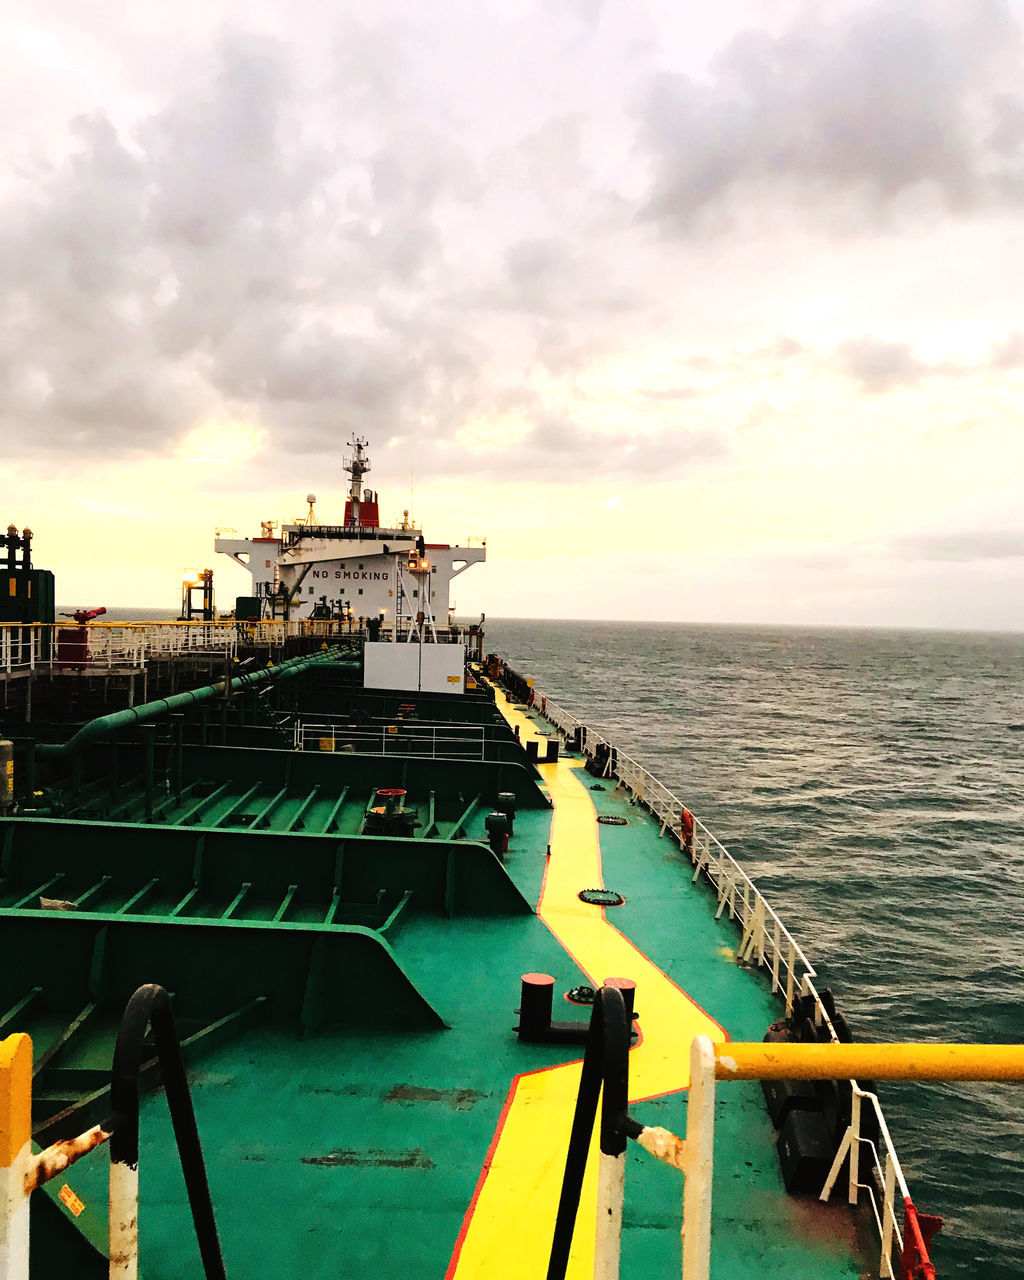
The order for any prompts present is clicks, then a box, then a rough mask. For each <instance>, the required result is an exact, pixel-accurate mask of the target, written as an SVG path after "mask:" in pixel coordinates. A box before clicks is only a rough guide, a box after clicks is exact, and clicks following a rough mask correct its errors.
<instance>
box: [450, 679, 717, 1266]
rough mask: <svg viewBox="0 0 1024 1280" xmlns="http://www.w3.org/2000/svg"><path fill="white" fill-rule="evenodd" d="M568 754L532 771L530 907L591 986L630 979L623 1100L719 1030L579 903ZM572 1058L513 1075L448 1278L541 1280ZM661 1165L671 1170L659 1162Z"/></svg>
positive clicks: (588, 1185) (582, 823)
mask: <svg viewBox="0 0 1024 1280" xmlns="http://www.w3.org/2000/svg"><path fill="white" fill-rule="evenodd" d="M496 698H497V702H498V706H499V708H500V710H501V712H502V714H503V715H504V716H505V718H506V719H507V720H508V721H509V723H510V724H512V725H513V726H518V728H519V735H520V739H521V740H522V741H526V740H527V739H528V738H531V737H540V736H541V735H540V734H539V733H538V731H537V730H536V729H535V728H534V726H533V724H532V723H531V722H530V720H528V719H527V717H526V716H524V715H523V714H522V713H521V712H518V711H515V710H514V709H513V708H512V706H511V705H510V703H509V702H508V700H507V699H506V698H505V697H504V695H503V694H501V693H500V692H496ZM580 767H581V766H580V762H579V761H573V760H569V759H565V758H559V760H558V761H557V762H556V763H554V764H542V765H541V766H540V773H541V776H542V778H543V781H544V785H545V787H546V789H547V791H548V794H549V795H550V797H551V803H552V806H553V812H552V818H551V856H550V859H549V860H548V868H547V876H546V878H545V882H544V886H543V888H542V890H541V895H540V901H539V902H538V904H537V914H538V915H539V916H540V917H541V919H542V920H543V921H544V923H545V924H546V925H547V926H548V928H549V929H550V930H551V932H552V933H553V934H554V935H555V937H556V938H557V939H558V941H559V942H560V943H561V944H562V946H564V947H565V949H566V950H567V951H568V952H569V953H570V954H571V955H572V956H573V958H574V959H575V960H576V962H577V963H578V964H579V966H580V968H581V969H583V971H584V972H585V973H586V974H587V975H588V977H589V978H590V981H591V982H592V983H593V985H594V986H600V985H601V983H602V982H603V981H604V980H605V979H606V978H610V977H622V978H632V979H633V981H634V982H636V984H637V1005H638V1008H640V1010H641V1014H642V1017H641V1021H640V1029H641V1041H640V1043H639V1044H638V1045H637V1046H636V1047H635V1048H634V1049H633V1050H632V1052H631V1053H630V1059H629V1082H630V1101H634V1102H635V1101H637V1100H639V1099H641V1098H649V1097H652V1096H656V1095H659V1094H663V1093H671V1092H674V1091H676V1090H679V1089H684V1088H686V1086H687V1085H688V1084H689V1056H690V1042H691V1041H692V1039H693V1037H694V1036H698V1035H707V1036H710V1037H712V1039H715V1040H720V1039H724V1038H725V1037H724V1033H723V1031H722V1028H721V1027H720V1026H719V1025H718V1023H717V1022H715V1021H714V1020H713V1019H712V1018H710V1017H709V1016H708V1015H707V1014H706V1013H704V1011H703V1010H702V1009H700V1008H699V1007H698V1006H697V1005H696V1004H695V1003H694V1002H693V1001H692V1000H691V999H690V997H689V996H688V995H686V993H685V992H684V991H681V990H680V989H679V987H677V986H676V985H675V983H673V982H672V981H671V980H670V979H669V978H668V977H666V975H665V974H664V973H662V971H661V970H660V969H659V968H658V967H657V966H656V965H655V964H653V963H652V961H650V960H649V959H648V958H647V957H646V956H645V955H644V954H643V953H642V952H641V951H639V950H637V948H636V947H635V946H634V945H633V943H631V942H630V941H629V939H628V938H626V937H624V936H623V934H621V933H620V932H619V930H618V929H616V928H615V926H614V925H612V924H610V923H609V922H608V921H607V919H606V918H605V913H604V910H603V909H602V908H600V907H594V906H588V905H587V904H586V903H583V902H580V900H579V898H578V897H577V894H578V893H579V891H580V889H587V888H597V887H600V886H602V885H603V883H604V881H603V876H602V868H601V849H600V844H599V841H598V825H597V814H596V812H595V810H594V805H593V801H592V800H591V798H590V794H589V792H588V790H587V787H586V785H585V784H584V783H583V782H582V781H581V780H580V777H579V773H578V770H579V769H580ZM579 1079H580V1063H579V1061H578V1060H577V1061H575V1062H570V1063H566V1064H564V1065H562V1066H557V1067H550V1068H547V1069H545V1070H541V1071H534V1072H529V1073H527V1074H524V1075H521V1076H517V1077H516V1079H515V1080H514V1081H513V1082H512V1086H511V1088H510V1090H509V1096H508V1099H507V1101H506V1105H505V1110H504V1112H503V1124H502V1125H501V1126H500V1128H499V1131H498V1133H497V1134H496V1140H495V1143H494V1145H493V1146H492V1149H491V1152H490V1154H489V1159H488V1162H487V1163H485V1166H484V1170H483V1172H482V1174H481V1178H480V1182H479V1183H478V1185H477V1191H476V1195H475V1197H474V1203H473V1205H472V1206H471V1207H470V1210H469V1213H467V1215H466V1221H465V1223H464V1224H463V1230H462V1233H461V1235H460V1238H459V1244H458V1246H457V1247H456V1251H455V1254H454V1255H453V1257H452V1262H451V1265H450V1267H449V1270H448V1277H449V1278H450V1280H484V1278H485V1277H486V1280H513V1278H515V1280H534V1278H535V1277H536V1278H537V1280H541V1278H542V1277H543V1276H544V1274H545V1272H546V1270H547V1261H548V1253H549V1251H550V1247H551V1233H552V1231H553V1229H554V1222H555V1210H556V1208H557V1205H558V1193H559V1190H560V1188H561V1180H562V1171H563V1168H564V1164H565V1151H566V1146H567V1144H568V1139H569V1129H570V1125H571V1122H572V1113H573V1107H574V1104H575V1099H576V1091H577V1089H578V1088H579ZM596 1163H597V1162H596V1160H591V1161H590V1163H589V1165H588V1170H587V1179H586V1181H585V1183H584V1188H583V1198H582V1200H581V1203H580V1212H579V1217H578V1219H577V1230H576V1237H575V1239H574V1241H573V1249H572V1255H571V1258H570V1262H569V1271H568V1275H569V1276H570V1277H572V1278H573V1280H583V1277H589V1276H592V1275H593V1268H594V1240H593V1236H594V1231H593V1223H594V1210H595V1196H596ZM666 1176H669V1177H670V1176H673V1175H672V1174H670V1173H669V1172H668V1171H667V1170H666Z"/></svg>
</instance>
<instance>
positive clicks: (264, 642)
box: [0, 618, 468, 675]
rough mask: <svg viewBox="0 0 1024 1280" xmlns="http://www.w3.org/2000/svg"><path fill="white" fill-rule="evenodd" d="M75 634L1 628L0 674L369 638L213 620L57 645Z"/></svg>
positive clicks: (92, 633) (447, 637)
mask: <svg viewBox="0 0 1024 1280" xmlns="http://www.w3.org/2000/svg"><path fill="white" fill-rule="evenodd" d="M78 630H79V628H78V626H77V624H75V623H73V622H71V621H68V622H56V623H42V622H36V623H2V624H0V673H6V674H8V675H10V674H13V673H15V672H23V671H34V670H36V669H37V668H57V667H63V668H69V669H70V668H75V667H79V668H102V669H113V668H120V669H131V670H139V669H141V668H142V667H144V666H145V665H146V663H147V662H148V661H151V660H164V659H168V658H175V657H179V656H183V655H190V654H191V655H194V656H206V657H221V658H225V659H231V658H233V657H235V655H236V653H237V651H238V649H239V648H240V647H242V648H251V647H253V646H257V647H261V648H263V647H266V648H269V649H271V650H274V649H279V648H282V647H283V646H284V644H285V641H287V640H290V639H294V638H296V637H303V638H306V639H309V638H311V637H312V638H315V639H320V640H323V641H325V642H328V643H329V642H331V641H335V642H337V641H342V640H345V639H351V640H353V641H356V642H358V641H359V640H361V639H364V638H365V637H366V635H367V632H366V630H365V629H364V628H361V627H360V625H359V624H358V623H357V622H356V621H355V620H353V621H351V622H350V621H342V620H341V619H337V618H331V619H322V620H321V619H316V620H313V619H292V620H290V621H288V622H285V621H283V620H276V621H274V620H270V619H265V620H263V621H261V622H238V621H235V620H234V619H231V618H225V619H217V620H216V621H214V622H201V621H192V622H90V623H86V624H84V627H83V628H82V630H84V633H85V646H84V648H83V647H82V645H81V644H80V643H78V637H77V636H66V637H65V640H64V642H63V643H61V641H60V638H59V633H60V632H61V631H74V632H77V631H78ZM467 634H468V633H467V632H466V631H464V630H462V629H461V628H460V629H457V630H456V629H451V630H449V629H447V628H440V629H438V631H437V634H436V643H438V644H462V643H464V642H465V640H466V638H467ZM378 638H379V639H381V640H392V639H394V635H393V629H392V628H391V627H390V626H383V627H381V629H380V631H379V633H378ZM398 639H399V640H400V641H404V640H406V639H408V636H407V634H405V633H404V632H403V633H402V634H401V635H400V636H399V637H398Z"/></svg>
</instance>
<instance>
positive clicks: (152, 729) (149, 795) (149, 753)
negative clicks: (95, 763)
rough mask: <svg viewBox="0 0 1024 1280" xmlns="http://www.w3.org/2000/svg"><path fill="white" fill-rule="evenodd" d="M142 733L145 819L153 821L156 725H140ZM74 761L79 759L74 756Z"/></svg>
mask: <svg viewBox="0 0 1024 1280" xmlns="http://www.w3.org/2000/svg"><path fill="white" fill-rule="evenodd" d="M139 727H140V730H141V733H142V761H143V771H144V772H143V786H144V789H145V803H146V821H147V822H152V821H153V752H154V744H155V740H156V725H155V724H144V725H140V726H139ZM75 759H76V761H77V760H78V759H79V757H78V756H76V757H75Z"/></svg>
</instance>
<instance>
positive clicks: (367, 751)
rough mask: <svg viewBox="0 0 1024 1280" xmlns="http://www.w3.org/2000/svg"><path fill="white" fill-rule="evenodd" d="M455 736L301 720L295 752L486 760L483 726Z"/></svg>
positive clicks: (426, 728)
mask: <svg viewBox="0 0 1024 1280" xmlns="http://www.w3.org/2000/svg"><path fill="white" fill-rule="evenodd" d="M458 728H459V729H461V730H462V731H463V732H461V733H459V734H458V735H454V734H451V733H446V732H445V731H444V729H442V730H441V732H440V733H438V726H437V725H411V724H408V723H403V724H398V725H379V726H378V725H372V726H370V725H360V726H358V727H352V726H351V725H348V724H345V723H342V722H339V721H316V722H313V721H307V720H300V721H297V722H296V725H295V735H294V748H295V750H296V751H345V750H353V751H357V752H359V753H360V754H361V755H375V756H376V755H379V756H386V755H400V756H417V757H420V758H422V759H428V760H487V759H488V758H489V757H488V754H487V737H486V733H485V731H484V726H483V725H469V724H467V725H459V726H458Z"/></svg>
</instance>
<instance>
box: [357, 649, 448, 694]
mask: <svg viewBox="0 0 1024 1280" xmlns="http://www.w3.org/2000/svg"><path fill="white" fill-rule="evenodd" d="M434 647H435V648H438V647H439V646H436V645H435V646H434ZM445 648H452V649H456V650H458V651H459V652H461V647H460V646H459V645H446V646H445ZM419 687H420V646H419V645H418V644H388V643H387V642H385V641H379V642H376V643H372V644H371V643H370V641H367V642H366V644H365V645H364V647H363V688H364V689H409V690H412V691H415V690H417V689H419Z"/></svg>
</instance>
